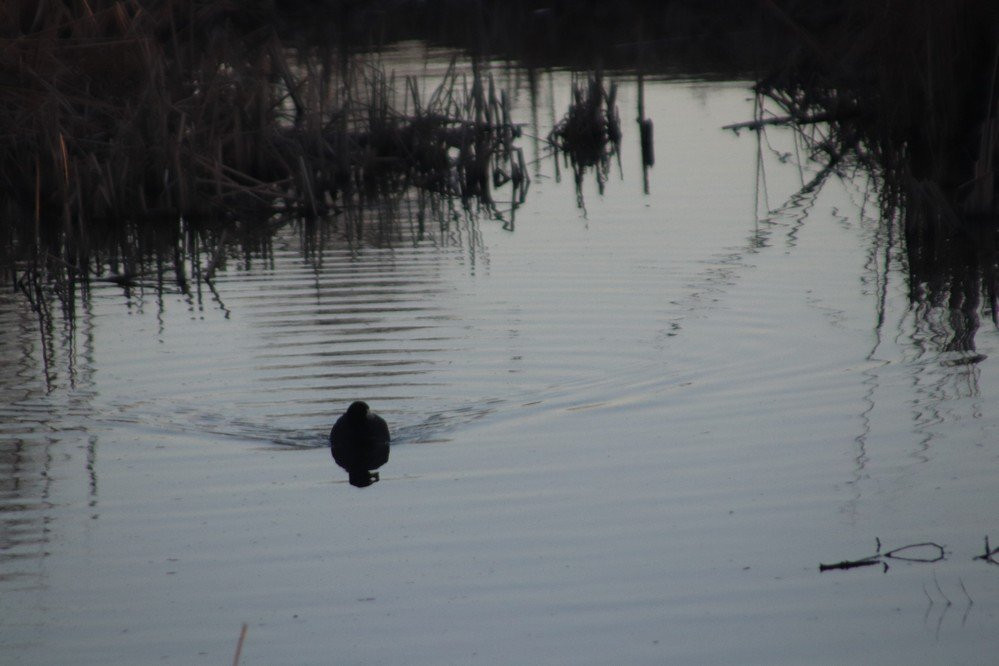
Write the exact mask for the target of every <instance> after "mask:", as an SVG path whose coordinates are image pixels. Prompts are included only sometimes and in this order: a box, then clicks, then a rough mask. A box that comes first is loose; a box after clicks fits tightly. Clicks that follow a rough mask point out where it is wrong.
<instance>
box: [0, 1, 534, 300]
mask: <svg viewBox="0 0 999 666" xmlns="http://www.w3.org/2000/svg"><path fill="white" fill-rule="evenodd" d="M263 7H265V5H259V6H258V5H253V6H252V7H249V8H247V7H242V8H235V7H233V6H232V5H231V4H230V3H226V2H222V1H221V0H219V1H213V0H203V1H197V0H164V1H163V2H157V3H148V2H140V1H139V0H120V1H112V0H104V1H102V0H91V1H90V2H73V3H63V2H54V1H51V0H43V1H42V2H35V1H30V2H29V1H28V0H9V1H8V2H6V3H4V4H3V6H2V8H0V214H2V215H3V216H4V225H3V229H4V232H5V233H4V237H3V238H2V239H0V252H2V256H0V265H2V266H3V271H4V272H5V274H6V276H7V278H8V279H9V280H10V282H11V283H12V284H14V285H15V286H17V287H19V288H20V289H21V290H22V291H23V292H25V293H26V294H29V297H30V298H32V299H36V297H37V296H38V293H39V290H41V289H42V286H43V285H46V284H48V285H56V287H55V289H56V291H57V292H65V291H67V290H69V291H72V289H73V288H74V285H76V284H78V283H81V282H82V283H85V282H87V281H88V280H91V279H106V280H112V281H116V282H118V283H121V284H129V283H132V282H135V281H136V280H148V279H151V280H161V279H162V278H163V276H164V275H170V274H172V275H173V278H174V283H175V284H176V285H177V286H179V287H180V288H181V289H182V290H183V289H187V288H188V287H189V284H190V280H191V279H192V278H193V279H195V280H200V279H209V280H210V279H211V277H212V276H213V275H214V273H215V272H216V270H217V269H218V268H220V267H221V266H223V265H224V263H225V260H226V257H227V256H228V255H229V254H231V252H232V248H231V247H228V246H229V245H231V244H232V243H234V242H242V243H248V244H249V247H252V246H253V245H254V244H255V243H259V242H261V240H260V239H261V238H264V237H266V235H267V234H268V232H269V230H270V229H272V228H273V227H274V226H275V225H280V224H285V223H288V222H289V221H292V222H298V221H302V220H309V219H315V218H319V217H326V216H330V215H336V214H343V213H344V212H345V211H350V214H349V215H348V217H349V218H350V219H351V220H352V224H353V227H352V228H353V230H354V231H355V232H358V233H360V229H361V228H362V227H363V221H364V219H365V216H364V214H363V213H358V212H356V211H363V210H364V209H365V208H370V207H372V206H376V205H377V204H376V202H378V201H393V200H394V201H401V200H402V199H404V198H406V197H409V196H413V195H411V194H410V193H411V192H412V191H416V190H418V191H420V192H423V193H424V195H421V196H419V197H417V199H418V200H419V201H420V202H421V205H423V206H425V207H426V208H427V209H431V210H437V209H440V208H441V207H439V206H428V205H427V204H428V201H429V200H430V199H432V198H434V197H439V198H457V199H458V200H459V201H460V202H461V205H462V206H464V207H465V208H467V209H474V210H477V211H485V212H486V213H488V214H490V215H497V216H499V215H502V214H503V213H502V211H501V210H500V209H499V208H498V207H497V205H496V203H495V200H494V196H493V195H494V190H495V188H496V187H498V186H502V185H504V184H506V183H512V189H513V190H514V194H513V195H512V196H511V199H510V200H511V202H513V203H517V202H522V201H523V196H524V193H525V192H526V188H527V175H526V172H525V170H524V168H523V156H522V154H521V153H520V150H519V148H517V147H516V145H515V141H516V139H517V138H518V137H519V133H520V130H519V128H518V127H516V126H514V125H513V124H512V123H511V121H510V113H509V106H508V100H507V97H506V95H505V93H503V92H502V91H499V90H498V89H497V87H496V85H495V83H494V81H493V80H492V78H491V77H490V76H489V74H488V73H485V72H482V71H481V70H480V69H479V68H474V69H473V71H472V73H471V74H460V75H459V73H458V72H457V70H456V68H455V67H453V66H452V68H451V69H450V70H449V71H448V72H447V74H446V75H445V76H444V77H443V80H442V81H440V82H439V84H438V85H437V87H436V88H433V89H431V90H430V91H424V90H422V89H421V86H420V84H419V83H418V82H417V81H416V80H415V79H411V78H406V79H396V78H395V77H394V76H392V75H391V74H389V73H386V72H384V71H383V70H382V69H381V68H380V67H379V66H378V63H377V59H375V58H371V57H369V58H358V57H355V55H354V54H351V53H347V52H345V51H344V50H342V49H340V48H338V46H339V45H337V44H334V43H323V44H318V45H317V44H312V45H301V44H296V45H288V44H286V43H285V42H284V41H283V40H282V38H281V36H280V33H279V30H278V28H277V25H276V20H275V19H276V17H275V15H273V14H270V13H268V10H265V9H263ZM33 302H34V301H33Z"/></svg>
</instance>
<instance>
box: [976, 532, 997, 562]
mask: <svg viewBox="0 0 999 666" xmlns="http://www.w3.org/2000/svg"><path fill="white" fill-rule="evenodd" d="M997 553H999V548H992V547H991V546H989V535H988V534H986V535H985V553H984V554H982V555H979V556H978V557H976V558H975V559H976V560H985V561H986V562H988V563H989V564H995V565H999V562H997V561H995V560H994V559H993V556H994V555H996V554H997Z"/></svg>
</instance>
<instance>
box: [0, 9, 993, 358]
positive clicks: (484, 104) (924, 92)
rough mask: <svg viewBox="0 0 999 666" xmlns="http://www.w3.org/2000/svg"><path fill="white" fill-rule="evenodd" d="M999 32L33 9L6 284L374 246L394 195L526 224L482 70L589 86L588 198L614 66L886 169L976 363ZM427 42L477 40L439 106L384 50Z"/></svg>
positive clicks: (759, 22)
mask: <svg viewBox="0 0 999 666" xmlns="http://www.w3.org/2000/svg"><path fill="white" fill-rule="evenodd" d="M997 28H999V8H996V7H995V6H994V5H993V3H990V2H987V1H986V0H969V1H968V2H962V3H935V2H930V1H929V0H917V1H916V2H903V0H887V1H886V2H882V3H876V4H872V3H865V2H860V1H859V0H857V1H856V2H846V3H842V2H831V1H830V2H805V1H803V0H756V1H755V2H749V3H746V2H736V1H734V0H713V1H712V2H707V3H704V2H695V1H694V0H672V1H668V2H642V1H637V0H636V1H632V2H625V3H618V4H617V5H614V6H608V5H606V3H597V2H591V1H589V0H582V1H577V2H569V1H568V0H549V1H547V2H545V1H542V0H510V1H507V2H502V1H500V0H435V1H426V2H417V1H416V0H373V1H372V2H365V3H358V2H351V1H349V0H312V1H307V0H258V1H256V2H251V3H240V4H239V5H238V6H237V5H235V4H233V3H227V2H223V1H222V0H88V1H84V0H58V1H56V0H41V1H37V0H31V1H29V0H8V2H5V3H4V4H3V6H2V8H0V105H2V113H0V128H2V129H0V214H2V215H3V216H4V222H3V225H2V229H3V238H2V239H0V265H2V269H0V272H2V273H3V275H4V279H5V281H6V282H7V283H8V284H11V285H13V286H14V287H15V288H18V289H20V290H21V291H23V292H24V293H25V294H27V295H28V297H29V298H32V299H33V302H34V299H35V298H38V299H41V298H42V294H41V290H42V288H43V287H44V286H45V285H48V284H52V283H53V282H58V283H62V284H65V285H69V287H68V288H69V289H70V290H72V288H73V286H74V285H76V284H81V285H83V286H84V288H85V284H86V283H87V282H88V281H89V280H93V279H109V280H114V281H120V282H122V283H123V284H127V283H128V282H129V281H131V280H134V279H136V276H138V275H140V274H141V273H142V272H143V269H142V266H143V265H153V266H156V267H157V269H156V270H157V271H158V272H159V276H160V278H162V274H163V272H166V271H169V270H172V271H173V272H174V273H175V279H176V281H177V283H178V284H180V285H181V286H182V288H183V285H185V284H186V283H187V281H188V280H189V279H193V280H194V281H195V282H197V281H200V280H205V279H207V280H210V279H211V277H212V275H213V274H214V272H215V271H216V269H217V268H218V267H219V266H221V265H223V264H224V261H225V253H226V250H225V248H226V246H227V244H232V243H234V242H236V241H239V242H240V243H241V244H242V247H244V248H248V247H250V248H252V247H253V246H254V244H256V243H266V236H267V234H268V233H269V230H270V229H272V228H273V226H274V225H277V224H284V223H286V222H287V221H289V220H292V221H303V222H304V223H305V224H311V223H312V222H313V221H315V220H317V219H322V218H326V217H329V216H331V215H333V216H341V217H342V218H343V219H344V220H346V222H345V225H346V227H345V228H346V229H348V232H349V233H348V236H352V237H355V238H356V237H359V236H360V234H361V230H362V228H363V211H364V209H365V207H369V206H377V205H380V203H381V202H385V201H390V200H395V201H399V200H402V199H406V200H407V201H408V202H410V205H409V207H408V208H407V210H414V207H413V206H412V205H411V203H412V202H413V201H416V206H415V210H416V211H418V212H417V213H416V216H417V217H418V218H419V221H420V225H421V228H422V225H423V224H424V223H425V218H426V211H427V210H430V211H437V214H438V215H439V217H441V219H442V220H443V219H444V218H447V217H448V216H453V212H454V207H455V206H457V205H460V206H461V207H462V209H463V210H464V211H466V212H468V213H470V214H481V213H483V212H484V213H485V214H487V215H489V216H492V217H499V218H502V219H504V222H505V223H506V224H508V227H509V228H511V229H512V228H513V224H512V218H513V215H514V211H515V209H516V207H517V206H518V205H519V204H521V203H523V201H524V198H525V197H526V193H527V188H528V182H529V178H528V175H527V168H526V165H525V163H524V157H523V154H522V152H521V150H520V148H519V147H518V146H517V145H516V144H517V139H518V138H519V136H520V132H521V128H520V127H518V126H516V125H515V124H513V123H512V121H511V120H510V116H509V104H508V94H507V91H504V90H502V89H501V88H500V86H499V85H498V84H497V83H496V82H495V81H494V80H493V79H492V77H491V76H490V74H489V73H488V71H484V70H483V68H482V67H481V66H480V65H479V63H482V62H485V61H486V60H507V61H509V62H513V63H517V64H519V65H520V66H523V67H525V68H527V69H528V71H533V70H534V69H537V68H547V67H568V68H571V69H573V71H578V72H585V76H586V77H587V78H585V80H586V81H587V82H588V83H586V84H583V83H582V81H583V80H584V78H583V76H582V75H581V77H580V81H581V83H580V84H579V88H578V90H577V92H576V93H575V94H574V103H573V106H572V107H571V108H570V110H569V112H568V113H567V114H566V116H565V119H564V120H563V122H562V123H561V125H560V126H559V127H557V128H556V132H553V134H552V136H551V137H549V146H550V147H551V148H552V149H553V151H555V152H557V153H561V154H562V155H563V156H566V157H572V156H573V155H574V154H575V155H576V156H579V157H580V161H579V163H574V164H573V169H574V176H575V178H576V181H577V186H578V183H579V181H580V178H581V171H580V170H581V169H583V168H595V169H596V171H597V178H598V181H599V179H600V178H601V176H600V170H601V169H603V170H604V172H605V171H606V165H607V160H608V159H609V158H610V157H611V156H613V155H615V154H616V150H617V146H616V144H615V141H616V137H619V133H618V134H615V133H616V132H619V130H618V129H617V128H616V125H617V124H618V122H617V119H616V116H615V114H616V110H615V109H613V108H612V106H613V105H612V102H613V97H614V87H613V84H611V86H610V87H609V89H604V88H603V85H602V82H601V76H600V72H603V71H611V70H614V71H619V70H626V71H629V72H634V73H636V74H637V75H638V76H639V80H641V77H642V76H643V75H644V76H649V75H663V76H673V77H688V78H718V79H726V78H727V79H739V78H743V79H746V80H754V81H756V85H755V89H756V92H757V94H758V95H759V96H760V98H761V99H765V100H766V101H767V102H768V104H760V105H758V108H759V109H760V115H759V116H758V117H756V118H753V119H751V120H747V122H745V123H739V124H737V125H733V126H732V129H736V130H740V129H748V130H752V131H757V132H763V131H766V128H767V127H768V126H770V125H791V126H793V127H794V128H795V129H796V130H797V131H798V132H799V133H800V135H801V136H802V137H803V138H804V140H805V142H806V145H808V146H809V148H810V150H811V157H812V158H813V159H815V160H816V161H817V162H818V163H819V164H821V165H824V167H825V168H824V171H825V172H827V173H829V174H837V173H850V172H852V171H856V170H858V169H860V170H864V171H866V172H869V173H871V174H873V175H874V177H875V180H876V182H877V189H878V194H879V198H880V204H881V208H882V217H883V218H884V219H885V220H888V221H890V224H892V225H898V235H899V236H900V237H901V238H902V239H904V244H905V248H904V250H905V261H906V262H907V269H908V270H909V271H910V273H911V275H912V276H913V279H912V297H913V298H914V299H925V300H926V301H929V302H934V303H937V304H940V303H950V304H951V307H952V309H954V310H956V311H957V312H958V313H960V316H961V317H963V318H964V320H965V322H964V324H962V325H960V326H958V328H960V329H962V331H963V332H960V333H958V334H956V335H955V338H954V341H953V344H954V346H955V348H957V349H970V348H973V337H974V331H975V330H976V329H977V325H978V322H977V317H978V314H977V313H978V311H979V309H980V307H981V306H982V304H983V303H985V304H987V307H988V308H989V309H990V310H991V316H992V318H993V320H994V321H996V322H997V323H999V316H997V314H996V312H997V310H999V296H997V294H999V288H997V285H999V269H997V261H996V257H997V256H999V239H997V237H996V236H997V228H999V224H997V220H999V214H997V211H999V201H997V198H996V186H997V185H996V179H995V170H994V165H993V163H994V161H995V158H996V153H997V149H999V124H997V123H999V120H997V118H999V41H997V38H996V34H997ZM403 39H420V40H424V41H425V42H427V43H431V44H438V45H442V46H448V47H452V48H458V49H462V50H464V51H465V52H466V53H468V54H469V59H470V61H471V63H472V66H471V68H470V69H471V74H468V73H467V72H468V69H469V68H464V67H463V68H457V67H453V68H452V69H451V70H450V71H449V72H448V73H447V75H446V76H445V77H444V81H443V82H442V83H441V84H440V86H439V87H438V88H437V89H435V90H432V91H425V90H422V89H421V88H420V86H419V85H418V83H417V82H416V81H415V80H412V79H405V78H396V77H395V76H394V75H393V74H392V73H391V72H387V71H384V69H383V68H382V66H381V65H380V58H379V50H380V49H381V48H383V47H384V46H386V45H389V44H391V43H394V42H397V41H399V40H403ZM459 72H461V73H459ZM595 86H596V87H595ZM604 103H606V104H604ZM602 104H604V105H603V106H602ZM774 104H775V105H776V107H777V110H778V111H777V112H775V113H770V112H769V111H765V110H766V109H769V108H772V106H773V105H774ZM574 114H575V115H574ZM643 115H644V111H642V112H640V116H643ZM587 118H589V119H593V120H594V122H595V123H598V124H600V125H599V126H590V127H586V126H578V127H577V125H576V123H577V121H579V120H581V119H582V120H585V119H587ZM643 122H644V121H643ZM648 122H649V125H648V128H647V130H648V137H649V140H648V141H647V143H648V144H649V146H648V148H649V156H648V162H649V163H651V120H648ZM644 131H645V129H643V132H644ZM572 137H579V138H580V141H581V142H580V143H577V144H576V145H570V141H569V140H570V139H571V138H572ZM594 138H596V140H597V143H596V144H592V145H587V143H586V142H590V141H593V140H594ZM645 143H646V141H645V139H644V138H643V152H644V150H645V147H646V146H645ZM645 162H646V156H645V155H644V154H643V163H645ZM500 187H509V188H510V190H511V192H510V193H509V194H507V193H504V194H503V195H502V197H500V196H497V194H496V190H497V188H500ZM500 198H502V200H503V203H502V204H499V203H497V201H498V200H499V199H500ZM578 203H579V204H581V202H578ZM501 205H502V208H501ZM507 218H509V219H507ZM441 223H442V224H443V223H444V222H443V221H442V222H441ZM261 239H263V240H261ZM199 253H201V257H200V259H199V261H196V262H191V261H190V256H191V255H192V254H194V255H198V254H199ZM189 274H190V275H189ZM36 305H37V303H36Z"/></svg>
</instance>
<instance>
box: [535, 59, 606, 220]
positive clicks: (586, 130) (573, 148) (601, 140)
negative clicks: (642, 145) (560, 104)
mask: <svg viewBox="0 0 999 666" xmlns="http://www.w3.org/2000/svg"><path fill="white" fill-rule="evenodd" d="M548 143H549V144H550V145H551V146H552V148H553V149H554V151H555V158H556V162H557V160H558V158H559V155H561V156H562V159H563V160H564V161H565V163H566V164H567V165H568V166H569V167H570V168H571V169H572V173H573V179H574V181H575V184H576V200H577V203H578V204H579V205H580V206H581V207H582V205H583V198H582V197H583V195H582V186H583V177H584V175H585V174H586V172H587V171H589V170H591V169H592V171H593V173H594V177H595V179H596V182H597V187H598V189H599V191H600V193H601V194H603V191H604V184H605V183H606V182H607V177H608V175H609V173H610V166H611V161H612V158H614V157H615V156H616V155H618V151H619V150H620V147H621V120H620V116H619V115H618V110H617V84H616V83H613V82H612V83H611V84H610V86H609V87H608V86H605V85H604V78H603V75H602V74H601V73H600V72H599V71H598V72H597V73H595V74H591V75H588V76H586V77H585V78H584V77H575V78H574V80H573V84H572V101H571V102H570V104H569V109H568V111H567V112H566V114H565V116H563V118H562V119H561V120H560V121H559V122H558V123H556V125H555V127H554V128H553V129H552V131H551V133H550V134H549V136H548Z"/></svg>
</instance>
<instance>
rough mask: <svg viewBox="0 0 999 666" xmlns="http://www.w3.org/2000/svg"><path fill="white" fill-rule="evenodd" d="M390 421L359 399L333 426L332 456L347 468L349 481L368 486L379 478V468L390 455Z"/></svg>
mask: <svg viewBox="0 0 999 666" xmlns="http://www.w3.org/2000/svg"><path fill="white" fill-rule="evenodd" d="M390 439H391V437H390V436H389V429H388V424H386V423H385V419H383V418H382V417H380V416H378V415H377V414H373V413H372V412H371V410H370V409H369V408H368V404H367V403H365V402H361V401H360V400H358V401H356V402H353V403H351V405H350V407H348V408H347V411H346V412H345V413H344V414H343V416H341V417H340V418H338V419H337V420H336V423H334V424H333V429H332V430H330V451H331V452H332V453H333V460H335V461H336V464H337V465H339V466H340V467H343V468H344V469H345V470H347V474H348V475H349V479H350V485H352V486H356V487H358V488H365V487H367V486H370V485H371V484H372V483H375V482H376V481H378V472H375V471H373V470H376V469H378V468H379V467H381V466H382V465H384V464H385V463H386V462H388V459H389V440H390Z"/></svg>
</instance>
